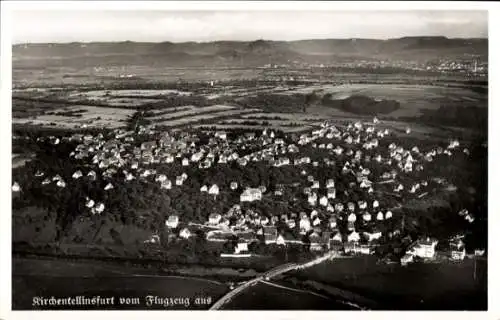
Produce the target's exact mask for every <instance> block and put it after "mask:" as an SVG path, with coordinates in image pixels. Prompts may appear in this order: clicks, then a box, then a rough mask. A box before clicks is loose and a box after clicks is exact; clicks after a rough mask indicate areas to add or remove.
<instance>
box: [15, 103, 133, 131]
mask: <svg viewBox="0 0 500 320" xmlns="http://www.w3.org/2000/svg"><path fill="white" fill-rule="evenodd" d="M79 110H84V111H83V112H76V111H79ZM52 111H53V112H71V111H72V112H75V114H77V115H78V116H63V115H48V114H44V115H39V116H36V117H32V118H22V119H21V118H13V119H12V122H13V123H15V124H34V125H41V126H53V127H60V128H69V129H71V128H79V127H81V126H82V125H86V126H87V127H89V128H102V127H107V128H119V127H123V126H124V125H125V121H126V120H127V118H128V117H129V116H131V115H132V114H133V113H134V112H135V110H133V109H119V108H105V107H94V106H71V107H64V108H59V109H54V110H52Z"/></svg>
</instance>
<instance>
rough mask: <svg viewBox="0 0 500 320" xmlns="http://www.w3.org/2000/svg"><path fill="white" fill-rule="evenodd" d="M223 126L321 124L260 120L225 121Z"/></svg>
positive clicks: (316, 123)
mask: <svg viewBox="0 0 500 320" xmlns="http://www.w3.org/2000/svg"><path fill="white" fill-rule="evenodd" d="M223 121H224V123H223V124H248V125H252V124H250V123H249V122H252V123H255V125H262V126H265V125H270V126H283V127H287V126H288V127H289V126H305V125H320V124H321V122H309V121H300V120H260V119H225V120H223Z"/></svg>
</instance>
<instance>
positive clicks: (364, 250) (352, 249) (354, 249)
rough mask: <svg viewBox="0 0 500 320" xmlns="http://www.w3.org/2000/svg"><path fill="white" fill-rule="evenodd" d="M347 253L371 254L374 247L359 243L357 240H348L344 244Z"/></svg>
mask: <svg viewBox="0 0 500 320" xmlns="http://www.w3.org/2000/svg"><path fill="white" fill-rule="evenodd" d="M344 251H345V253H353V254H370V253H371V251H372V248H371V247H370V246H369V245H366V244H358V243H356V242H348V243H346V244H344Z"/></svg>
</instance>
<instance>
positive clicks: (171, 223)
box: [165, 215, 179, 228]
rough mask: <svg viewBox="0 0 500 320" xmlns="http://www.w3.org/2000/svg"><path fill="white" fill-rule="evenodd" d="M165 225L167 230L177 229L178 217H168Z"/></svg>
mask: <svg viewBox="0 0 500 320" xmlns="http://www.w3.org/2000/svg"><path fill="white" fill-rule="evenodd" d="M165 225H166V226H167V227H168V228H177V225H179V216H177V215H170V216H169V217H168V219H167V221H165Z"/></svg>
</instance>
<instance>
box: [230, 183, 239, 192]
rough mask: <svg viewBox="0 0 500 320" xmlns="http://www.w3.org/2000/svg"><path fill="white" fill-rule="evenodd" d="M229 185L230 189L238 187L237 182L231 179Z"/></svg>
mask: <svg viewBox="0 0 500 320" xmlns="http://www.w3.org/2000/svg"><path fill="white" fill-rule="evenodd" d="M229 187H230V188H231V190H236V189H238V182H236V181H232V182H231V183H230V185H229Z"/></svg>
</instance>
